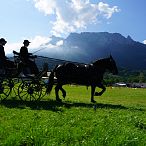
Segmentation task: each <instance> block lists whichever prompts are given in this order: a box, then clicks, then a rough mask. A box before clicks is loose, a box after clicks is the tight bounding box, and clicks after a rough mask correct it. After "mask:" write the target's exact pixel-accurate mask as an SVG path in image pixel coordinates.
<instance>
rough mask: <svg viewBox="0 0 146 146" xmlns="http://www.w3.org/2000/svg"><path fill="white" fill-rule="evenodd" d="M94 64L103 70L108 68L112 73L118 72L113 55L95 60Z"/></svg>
mask: <svg viewBox="0 0 146 146" xmlns="http://www.w3.org/2000/svg"><path fill="white" fill-rule="evenodd" d="M93 65H94V66H95V67H97V68H98V69H101V70H104V71H105V70H106V69H108V70H109V71H110V72H111V73H113V74H118V69H117V66H116V62H115V60H114V59H113V57H112V56H111V55H110V57H108V58H104V59H99V60H97V61H95V62H93Z"/></svg>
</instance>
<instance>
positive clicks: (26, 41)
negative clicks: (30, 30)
mask: <svg viewBox="0 0 146 146" xmlns="http://www.w3.org/2000/svg"><path fill="white" fill-rule="evenodd" d="M27 43H28V44H29V43H31V42H30V41H28V40H24V42H23V44H27Z"/></svg>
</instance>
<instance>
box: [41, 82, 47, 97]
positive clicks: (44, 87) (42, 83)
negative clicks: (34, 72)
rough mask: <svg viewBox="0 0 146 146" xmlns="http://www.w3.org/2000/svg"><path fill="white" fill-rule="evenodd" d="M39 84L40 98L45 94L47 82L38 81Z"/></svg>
mask: <svg viewBox="0 0 146 146" xmlns="http://www.w3.org/2000/svg"><path fill="white" fill-rule="evenodd" d="M40 85H41V88H42V89H41V90H42V93H41V99H42V98H43V97H44V96H45V95H46V88H47V83H45V82H44V81H43V80H41V81H40Z"/></svg>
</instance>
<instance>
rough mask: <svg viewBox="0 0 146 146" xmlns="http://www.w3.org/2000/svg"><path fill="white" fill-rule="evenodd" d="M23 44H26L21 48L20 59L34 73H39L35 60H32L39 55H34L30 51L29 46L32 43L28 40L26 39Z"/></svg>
mask: <svg viewBox="0 0 146 146" xmlns="http://www.w3.org/2000/svg"><path fill="white" fill-rule="evenodd" d="M23 44H24V45H23V46H22V47H21V48H20V59H21V61H22V62H23V63H24V64H25V65H26V66H28V67H29V69H30V71H31V73H32V74H35V75H37V74H39V70H38V68H37V65H36V64H35V62H34V61H32V60H31V59H33V58H36V57H37V56H33V55H32V53H29V52H28V48H27V47H28V46H29V44H30V42H29V41H28V40H24V42H23Z"/></svg>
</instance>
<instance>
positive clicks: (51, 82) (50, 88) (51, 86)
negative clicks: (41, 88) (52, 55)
mask: <svg viewBox="0 0 146 146" xmlns="http://www.w3.org/2000/svg"><path fill="white" fill-rule="evenodd" d="M53 85H54V70H53V71H52V72H51V74H50V76H49V80H48V85H47V89H46V93H47V94H50V93H51V90H52V88H53Z"/></svg>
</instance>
